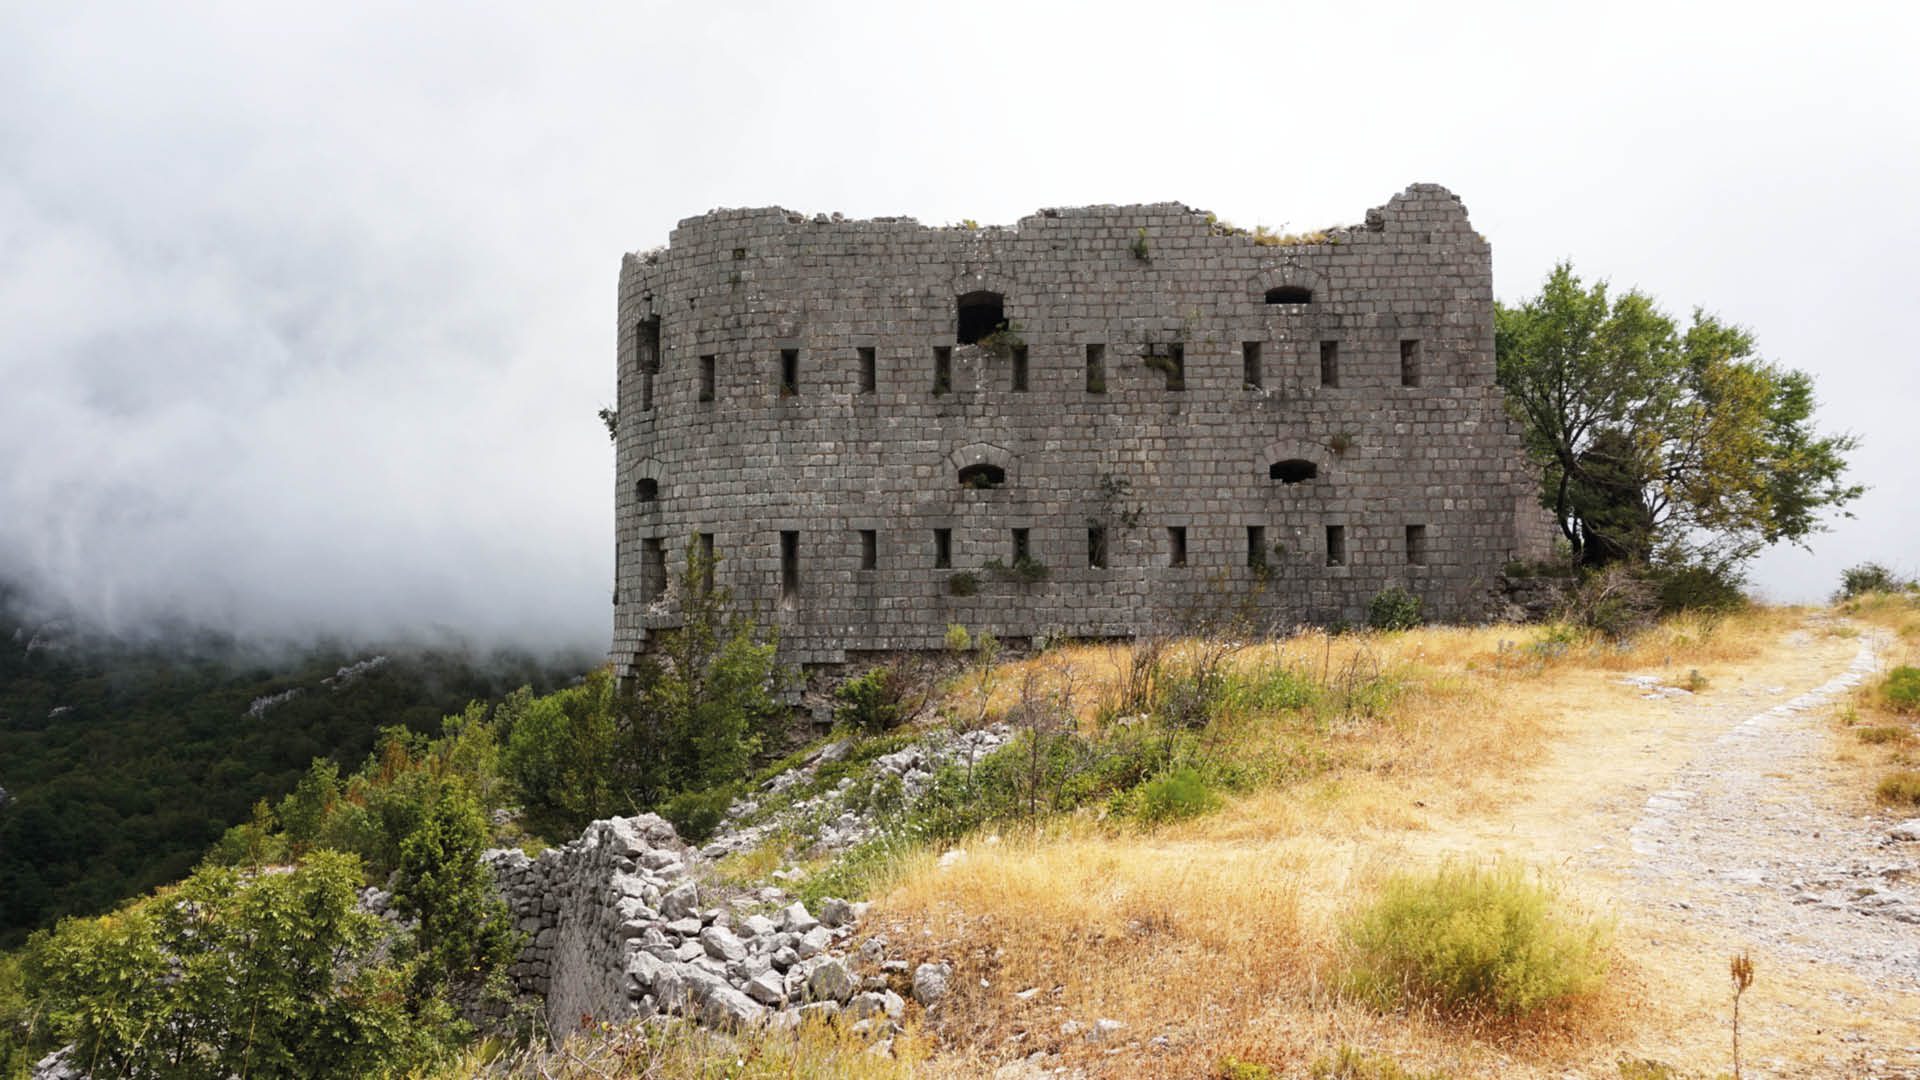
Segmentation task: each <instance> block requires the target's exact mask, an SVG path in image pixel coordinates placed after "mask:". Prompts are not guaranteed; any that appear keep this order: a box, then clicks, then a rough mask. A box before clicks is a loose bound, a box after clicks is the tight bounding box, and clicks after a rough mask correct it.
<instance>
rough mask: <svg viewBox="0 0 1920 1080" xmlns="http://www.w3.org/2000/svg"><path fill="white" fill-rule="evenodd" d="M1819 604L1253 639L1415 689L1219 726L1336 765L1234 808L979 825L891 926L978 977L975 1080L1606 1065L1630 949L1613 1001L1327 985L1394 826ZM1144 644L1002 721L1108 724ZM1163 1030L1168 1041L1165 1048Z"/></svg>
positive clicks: (964, 1049)
mask: <svg viewBox="0 0 1920 1080" xmlns="http://www.w3.org/2000/svg"><path fill="white" fill-rule="evenodd" d="M1804 615H1805V613H1804V612H1799V611H1791V610H1781V609H1764V608H1763V609H1755V610H1752V611H1749V612H1744V613H1740V614H1736V615H1733V616H1729V617H1725V618H1719V619H1702V618H1684V619H1678V620H1673V621H1670V622H1667V623H1665V624H1662V625H1661V626H1659V627H1657V628H1655V629H1654V630H1652V631H1649V632H1648V633H1647V634H1645V635H1643V636H1642V637H1641V638H1639V639H1638V640H1636V641H1634V642H1633V643H1631V644H1629V645H1625V646H1621V645H1616V644H1612V643H1607V642H1603V641H1597V640H1592V639H1588V638H1585V637H1581V636H1579V635H1571V634H1569V633H1567V632H1566V631H1564V630H1558V631H1557V630H1556V629H1555V628H1550V627H1549V628H1542V627H1513V626H1503V627H1488V628H1471V629H1470V628H1429V629H1421V630H1416V631H1411V632H1407V633H1401V634H1389V635H1350V636H1340V637H1330V636H1328V635H1325V634H1321V633H1306V634H1302V635H1299V636H1296V637H1293V638H1289V639H1287V640H1284V641H1279V642H1272V643H1263V644H1260V645H1256V646H1252V647H1249V648H1246V649H1244V650H1243V651H1241V652H1239V653H1237V654H1236V655H1234V656H1233V657H1232V659H1231V660H1230V661H1229V663H1230V665H1231V666H1232V667H1233V668H1234V669H1236V670H1238V671H1240V672H1242V673H1249V672H1258V671H1260V670H1261V669H1263V668H1271V667H1273V666H1276V665H1277V666H1285V667H1287V668H1289V669H1291V670H1294V671H1296V672H1299V673H1302V674H1303V675H1305V676H1307V677H1310V678H1311V679H1313V680H1315V681H1317V682H1318V683H1320V684H1322V685H1323V686H1326V687H1330V688H1333V687H1338V686H1339V685H1340V684H1341V682H1342V679H1343V677H1351V676H1352V674H1353V673H1355V672H1359V673H1364V674H1367V675H1369V676H1371V675H1377V676H1378V677H1379V679H1380V680H1382V681H1384V682H1386V683H1389V684H1391V685H1393V686H1394V687H1396V688H1397V693H1396V694H1394V696H1393V699H1392V704H1391V707H1390V708H1388V709H1386V710H1385V711H1384V712H1378V713H1375V714H1371V715H1369V714H1367V713H1366V712H1364V711H1360V710H1355V709H1342V708H1340V707H1339V706H1338V704H1335V705H1333V706H1331V707H1330V706H1328V705H1327V704H1326V703H1325V702H1324V701H1323V702H1322V703H1321V704H1320V705H1319V706H1317V708H1316V709H1315V710H1313V714H1312V718H1311V719H1312V722H1311V723H1306V724H1303V722H1302V719H1301V717H1300V715H1298V714H1297V713H1296V714H1293V715H1291V716H1285V715H1279V714H1275V715H1269V716H1263V715H1259V714H1254V715H1233V716H1227V717H1222V718H1220V719H1219V720H1217V721H1216V723H1215V724H1214V725H1213V728H1212V730H1210V732H1209V735H1208V737H1209V738H1210V739H1212V740H1215V741H1214V743H1213V745H1212V746H1211V750H1212V752H1214V753H1219V754H1225V755H1229V756H1232V757H1235V758H1237V759H1258V758H1259V757H1260V755H1261V754H1262V753H1263V752H1267V751H1271V752H1273V753H1277V754H1297V753H1299V752H1300V743H1301V740H1302V739H1303V738H1307V739H1311V740H1313V744H1314V746H1315V748H1317V749H1318V750H1319V751H1320V752H1322V753H1323V754H1324V757H1323V758H1322V759H1321V764H1323V765H1324V766H1325V769H1324V771H1322V772H1319V773H1318V774H1317V775H1314V776H1312V777H1311V778H1309V779H1306V780H1304V781H1301V782H1297V783H1292V784H1286V785H1283V786H1273V787H1266V788H1263V789H1259V790H1255V791H1252V792H1249V793H1246V794H1243V795H1241V796H1239V797H1236V798H1234V799H1232V800H1230V802H1229V804H1228V805H1227V807H1226V808H1225V809H1224V810H1222V811H1221V812H1218V813H1215V814H1211V815H1208V816H1205V817H1201V818H1198V819H1194V820H1190V821H1187V822H1183V823H1180V824H1176V825H1171V826H1167V827H1163V828H1160V829H1157V830H1153V831H1147V832H1142V831H1140V830H1138V829H1134V828H1131V827H1126V826H1121V825H1116V824H1114V823H1112V822H1106V821H1098V820H1093V819H1091V818H1086V817H1083V818H1080V819H1076V820H1073V821H1069V822H1067V823H1064V824H1057V825H1055V826H1052V827H1050V828H1047V829H1044V830H1041V831H1039V832H1038V833H1036V834H1033V835H1029V836H1016V837H1009V838H1005V839H1001V838H993V841H992V842H988V841H986V840H984V839H983V838H979V837H976V838H974V839H973V840H971V841H969V842H968V843H967V844H965V847H966V851H967V853H966V855H965V857H964V858H962V859H960V860H958V861H957V862H952V861H950V863H949V865H948V866H946V867H941V866H940V865H938V863H937V862H935V861H934V860H933V859H931V858H927V859H920V860H916V861H913V862H911V863H910V864H909V865H908V866H907V867H906V868H905V869H904V870H903V872H902V874H901V876H900V878H899V880H898V881H897V883H896V884H895V885H894V887H893V888H892V889H891V891H890V892H888V893H887V894H886V895H885V896H884V897H883V899H882V901H881V903H880V904H879V905H878V907H877V910H876V915H877V917H878V918H879V919H880V920H881V922H882V924H883V925H886V926H888V927H890V928H891V930H892V933H893V936H894V940H895V941H913V942H918V943H920V947H921V949H922V951H923V953H924V955H927V956H946V957H950V958H954V959H956V960H957V961H958V962H959V963H960V966H961V971H962V972H963V977H961V978H959V979H957V980H956V986H958V987H959V988H960V989H959V990H958V991H957V993H956V995H955V997H954V999H953V1001H952V1004H951V1005H950V1007H948V1008H947V1010H946V1011H945V1015H944V1016H943V1017H941V1019H940V1020H939V1021H938V1027H939V1030H940V1032H941V1033H942V1035H943V1036H944V1038H945V1039H946V1040H947V1044H948V1045H949V1046H950V1047H952V1048H954V1049H953V1050H952V1052H951V1053H948V1054H943V1055H942V1056H941V1057H940V1058H939V1059H937V1060H936V1062H935V1065H936V1066H940V1065H941V1062H944V1063H945V1064H944V1067H945V1068H947V1069H949V1070H951V1071H953V1074H954V1075H965V1074H966V1073H967V1070H968V1069H971V1068H976V1067H981V1065H982V1062H991V1061H995V1060H1008V1059H1011V1058H1015V1057H1020V1056H1024V1055H1025V1054H1027V1053H1030V1052H1032V1051H1033V1050H1036V1049H1042V1048H1046V1049H1057V1050H1059V1051H1061V1052H1063V1053H1065V1054H1066V1055H1067V1056H1068V1057H1069V1059H1075V1060H1079V1061H1080V1062H1081V1063H1082V1064H1085V1065H1087V1066H1088V1067H1089V1068H1091V1069H1093V1070H1094V1071H1095V1072H1096V1073H1097V1074H1099V1075H1116V1076H1118V1075H1168V1076H1193V1075H1205V1074H1207V1073H1209V1072H1210V1071H1211V1070H1213V1069H1214V1068H1215V1067H1216V1066H1217V1063H1218V1061H1219V1060H1220V1059H1221V1058H1222V1057H1224V1056H1226V1055H1229V1054H1232V1055H1235V1056H1238V1057H1240V1058H1242V1059H1245V1060H1250V1061H1260V1062H1264V1063H1267V1064H1274V1065H1283V1066H1287V1067H1304V1065H1305V1064H1306V1063H1307V1062H1308V1061H1310V1060H1311V1059H1312V1058H1314V1057H1316V1056H1319V1055H1323V1054H1326V1053H1329V1052H1331V1051H1333V1050H1335V1049H1337V1047H1338V1046H1340V1045H1344V1044H1358V1045H1365V1046H1367V1047H1370V1048H1375V1049H1383V1050H1385V1051H1387V1052H1390V1053H1392V1054H1394V1055H1396V1056H1397V1057H1399V1058H1400V1059H1402V1060H1403V1061H1404V1062H1406V1063H1407V1064H1408V1065H1409V1067H1414V1066H1416V1065H1417V1066H1419V1067H1422V1068H1436V1067H1437V1068H1445V1069H1450V1070H1465V1071H1467V1072H1468V1073H1471V1074H1479V1075H1495V1074H1502V1073H1504V1072H1507V1071H1508V1070H1510V1069H1518V1070H1519V1071H1523V1072H1534V1071H1545V1072H1551V1071H1552V1070H1554V1069H1556V1068H1559V1067H1562V1066H1564V1065H1566V1064H1568V1063H1570V1062H1574V1061H1585V1060H1588V1059H1590V1058H1591V1057H1592V1055H1593V1054H1594V1053H1595V1052H1596V1048H1604V1047H1605V1046H1606V1045H1608V1044H1609V1042H1610V1041H1611V1040H1613V1039H1614V1038H1615V1037H1617V1036H1618V1035H1619V1034H1620V1033H1622V1032H1624V1031H1627V1030H1629V1029H1630V1028H1631V1027H1632V1026H1633V1024H1634V1023H1636V1022H1638V1021H1639V1019H1640V1018H1642V1017H1644V1007H1643V1004H1642V1003H1640V1002H1638V1001H1636V1000H1635V997H1636V996H1637V995H1639V994H1640V993H1641V992H1642V991H1644V986H1645V981H1646V979H1645V976H1644V974H1643V973H1642V972H1641V971H1640V970H1639V968H1638V966H1637V965H1636V964H1635V963H1634V962H1633V961H1632V960H1631V959H1630V958H1627V957H1620V958H1618V960H1617V963H1616V967H1615V974H1614V976H1613V978H1612V985H1611V987H1610V988H1609V989H1608V990H1606V991H1604V992H1602V993H1600V994H1598V995H1595V996H1593V997H1591V998H1589V999H1587V1000H1584V1001H1582V1002H1580V1003H1579V1004H1578V1005H1577V1006H1575V1007H1573V1008H1569V1009H1562V1010H1561V1011H1559V1012H1557V1013H1552V1014H1549V1015H1545V1016H1539V1017H1535V1018H1532V1019H1531V1020H1528V1021H1523V1022H1504V1023H1494V1022H1491V1021H1490V1022H1488V1023H1486V1024H1482V1025H1464V1026H1463V1025H1461V1024H1460V1023H1458V1022H1457V1021H1452V1022H1449V1021H1442V1020H1440V1019H1428V1018H1423V1017H1419V1016H1405V1015H1401V1016H1393V1017H1383V1016H1380V1015H1377V1014H1375V1013H1372V1012H1370V1011H1369V1010H1367V1009H1365V1008H1362V1007H1360V1006H1358V1005H1356V1004H1353V1003H1349V1002H1344V1001H1342V1000H1340V999H1339V996H1338V995H1337V994H1335V993H1333V992H1332V991H1331V990H1330V989H1329V988H1330V986H1332V985H1333V983H1334V981H1335V977H1336V976H1337V972H1338V955H1337V949H1336V944H1335V943H1336V942H1337V941H1338V940H1339V927H1340V926H1341V925H1342V923H1343V921H1344V920H1345V919H1346V918H1347V917H1348V916H1349V915H1350V913H1351V912H1352V910H1353V909H1354V907H1355V905H1357V904H1359V903H1362V902H1364V901H1365V900H1366V898H1367V897H1369V896H1370V895H1371V893H1372V891H1373V890H1374V889H1375V888H1376V886H1377V885H1378V884H1379V882H1380V881H1381V880H1382V879H1383V878H1384V877H1385V876H1386V875H1387V874H1388V873H1390V872H1391V871H1393V870H1394V869H1397V868H1399V865H1398V864H1397V863H1396V862H1394V861H1393V859H1394V858H1395V856H1394V855H1393V854H1392V852H1393V851H1394V850H1395V849H1394V848H1393V847H1392V844H1383V843H1382V841H1383V838H1384V839H1390V838H1395V837H1407V836H1417V835H1419V834H1420V833H1421V832H1422V830H1426V829H1429V828H1431V827H1432V825H1433V823H1434V822H1435V821H1436V820H1437V819H1439V818H1447V819H1475V818H1489V817H1491V816H1492V815H1495V814H1497V813H1498V812H1499V811H1500V810H1501V809H1502V808H1503V807H1504V806H1506V804H1507V802H1508V801H1509V800H1510V799H1511V798H1513V797H1514V795H1515V792H1516V788H1517V787H1518V785H1519V784H1520V782H1521V781H1522V780H1523V779H1524V778H1525V777H1526V776H1527V774H1528V772H1529V770H1530V769H1531V768H1533V767H1535V766H1536V765H1538V764H1539V762H1540V760H1541V758H1542V755H1543V754H1544V753H1545V752H1546V750H1547V748H1548V747H1549V746H1550V745H1552V743H1553V742H1554V740H1555V739H1556V738H1557V737H1560V736H1563V735H1564V734H1566V733H1567V731H1568V730H1569V724H1570V723H1571V718H1573V717H1580V716H1584V715H1588V714H1590V713H1593V712H1595V711H1603V710H1605V709H1606V708H1608V707H1609V706H1615V705H1618V704H1619V703H1620V702H1621V701H1623V700H1632V699H1633V698H1634V697H1635V696H1636V695H1637V693H1638V691H1635V690H1633V689H1631V688H1627V687H1623V686H1622V685H1621V679H1620V673H1621V672H1626V671H1645V670H1649V669H1651V670H1655V671H1662V672H1671V673H1673V674H1672V676H1671V679H1672V680H1673V681H1681V680H1684V679H1685V677H1686V675H1687V673H1689V672H1692V671H1699V672H1701V673H1702V676H1703V677H1704V678H1706V679H1707V680H1708V681H1709V683H1710V684H1711V683H1712V682H1714V681H1715V680H1717V679H1718V678H1719V673H1720V672H1721V671H1722V670H1724V669H1726V668H1728V667H1729V666H1733V665H1739V664H1742V663H1746V662H1749V661H1753V660H1755V659H1756V658H1757V657H1760V656H1762V654H1763V653H1766V652H1767V651H1768V650H1769V649H1775V648H1778V639H1779V638H1780V637H1781V635H1782V634H1783V632H1784V631H1786V630H1787V629H1789V628H1791V627H1793V626H1795V625H1797V624H1798V623H1799V622H1800V621H1801V620H1802V619H1803V618H1804ZM1552 642H1560V643H1561V646H1563V647H1550V643H1552ZM1196 648H1198V646H1196V645H1194V644H1192V643H1186V644H1183V645H1177V646H1174V647H1173V648H1172V649H1171V650H1170V652H1171V653H1172V654H1177V653H1179V652H1180V651H1182V650H1193V649H1196ZM1129 657H1130V650H1129V648H1128V647H1127V646H1124V645H1089V646H1072V647H1066V648H1062V649H1058V650H1054V651H1053V652H1050V653H1048V654H1046V655H1045V656H1043V657H1040V658H1036V659H1030V660H1025V661H1021V662H1017V663H1010V664H1007V665H1003V667H1002V670H1000V671H999V672H998V674H997V677H996V682H995V685H994V686H993V687H992V688H991V692H990V694H989V696H990V698H991V705H990V707H989V710H988V711H989V713H991V714H996V715H997V714H1004V713H1005V712H1006V711H1007V710H1009V709H1011V708H1013V707H1014V706H1015V705H1016V703H1017V702H1018V699H1019V688H1020V687H1021V686H1022V685H1023V682H1025V680H1026V679H1027V676H1028V674H1029V673H1032V674H1033V675H1034V678H1035V679H1036V680H1039V681H1043V682H1045V681H1049V680H1050V681H1052V682H1053V683H1054V684H1058V683H1060V682H1068V683H1071V684H1072V685H1073V686H1074V687H1075V689H1076V697H1075V700H1076V705H1077V706H1078V708H1077V712H1078V715H1079V716H1080V722H1081V725H1082V727H1083V728H1086V729H1091V728H1092V727H1093V726H1094V725H1095V724H1096V723H1097V722H1098V717H1100V716H1101V715H1102V714H1103V711H1110V710H1111V703H1112V702H1113V700H1114V699H1115V697H1116V696H1117V695H1118V693H1119V689H1120V687H1121V685H1122V684H1123V683H1124V681H1125V679H1126V675H1127V669H1128V663H1129ZM1036 669H1037V670H1036ZM956 692H958V693H963V694H964V693H966V692H967V689H966V688H964V687H963V688H962V689H960V690H958V691H956ZM1329 697H1331V698H1332V699H1333V700H1334V701H1335V702H1337V701H1338V695H1337V694H1336V693H1331V692H1330V693H1329ZM956 711H959V710H956ZM1393 842H1394V843H1398V842H1399V841H1397V840H1395V841H1393ZM1402 850H1404V849H1402ZM1489 854H1494V853H1493V852H1489ZM1573 895H1574V896H1575V902H1576V903H1579V902H1580V900H1579V898H1578V894H1577V892H1575V893H1574V894H1573ZM983 983H984V985H983ZM1029 990H1031V991H1034V993H1032V994H1030V995H1027V996H1025V997H1022V996H1021V993H1020V992H1024V991H1029ZM1099 1018H1110V1019H1115V1020H1120V1021H1122V1022H1123V1023H1125V1024H1127V1029H1126V1038H1127V1039H1129V1040H1132V1041H1133V1042H1134V1043H1135V1044H1136V1046H1135V1047H1134V1048H1132V1049H1131V1050H1129V1051H1127V1052H1124V1053H1121V1054H1119V1055H1114V1056H1109V1055H1108V1054H1107V1053H1106V1051H1107V1050H1108V1049H1111V1048H1110V1047H1097V1048H1096V1047H1089V1046H1087V1045H1086V1044H1085V1043H1084V1041H1083V1040H1080V1039H1075V1038H1066V1037H1063V1036H1062V1035H1061V1034H1060V1025H1061V1024H1062V1023H1063V1022H1065V1021H1067V1020H1076V1021H1079V1022H1080V1023H1083V1024H1090V1023H1092V1022H1093V1021H1094V1020H1096V1019H1099ZM1154 1036H1164V1037H1165V1038H1166V1040H1167V1045H1166V1046H1165V1047H1162V1048H1147V1047H1146V1046H1145V1044H1146V1041H1147V1040H1149V1039H1151V1038H1153V1037H1154Z"/></svg>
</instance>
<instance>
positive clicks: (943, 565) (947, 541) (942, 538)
mask: <svg viewBox="0 0 1920 1080" xmlns="http://www.w3.org/2000/svg"><path fill="white" fill-rule="evenodd" d="M933 568H934V569H935V570H951V569H953V530H952V529H935V530H933Z"/></svg>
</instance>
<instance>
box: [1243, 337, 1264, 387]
mask: <svg viewBox="0 0 1920 1080" xmlns="http://www.w3.org/2000/svg"><path fill="white" fill-rule="evenodd" d="M1240 368H1241V376H1240V377H1241V379H1242V381H1244V382H1245V383H1246V384H1247V388H1248V389H1251V390H1258V389H1260V387H1262V386H1264V385H1265V383H1264V382H1263V381H1262V379H1261V377H1260V343H1259V342H1257V341H1243V342H1241V343H1240Z"/></svg>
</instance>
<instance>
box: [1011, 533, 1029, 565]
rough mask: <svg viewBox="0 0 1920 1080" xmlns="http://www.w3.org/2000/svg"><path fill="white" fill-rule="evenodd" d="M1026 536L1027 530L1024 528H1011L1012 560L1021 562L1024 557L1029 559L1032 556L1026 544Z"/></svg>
mask: <svg viewBox="0 0 1920 1080" xmlns="http://www.w3.org/2000/svg"><path fill="white" fill-rule="evenodd" d="M1027 536H1028V531H1027V530H1026V529H1015V530H1013V561H1014V562H1021V561H1023V560H1025V559H1030V558H1032V557H1033V555H1032V549H1031V548H1029V547H1028V546H1027Z"/></svg>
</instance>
